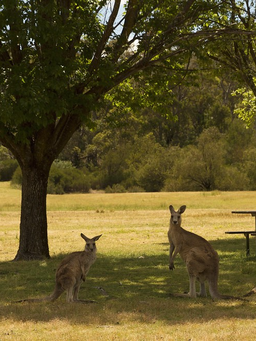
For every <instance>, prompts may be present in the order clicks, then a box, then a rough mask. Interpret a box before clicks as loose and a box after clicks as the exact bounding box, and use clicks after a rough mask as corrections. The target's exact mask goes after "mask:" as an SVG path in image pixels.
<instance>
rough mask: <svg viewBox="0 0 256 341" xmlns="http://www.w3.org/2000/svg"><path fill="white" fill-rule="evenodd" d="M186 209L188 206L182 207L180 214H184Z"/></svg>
mask: <svg viewBox="0 0 256 341" xmlns="http://www.w3.org/2000/svg"><path fill="white" fill-rule="evenodd" d="M186 207H187V206H186V205H182V206H181V207H180V209H179V212H180V214H181V213H183V212H185V210H186Z"/></svg>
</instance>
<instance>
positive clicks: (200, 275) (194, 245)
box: [168, 205, 243, 300]
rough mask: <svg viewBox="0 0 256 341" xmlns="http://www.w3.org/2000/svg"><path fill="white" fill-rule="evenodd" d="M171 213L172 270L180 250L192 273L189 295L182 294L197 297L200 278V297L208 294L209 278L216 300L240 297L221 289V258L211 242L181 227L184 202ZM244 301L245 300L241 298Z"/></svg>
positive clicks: (189, 273)
mask: <svg viewBox="0 0 256 341" xmlns="http://www.w3.org/2000/svg"><path fill="white" fill-rule="evenodd" d="M169 209H170V212H171V219H170V228H169V231H168V239H169V243H170V264H169V268H170V270H173V269H174V268H175V267H174V259H175V257H176V255H177V254H178V253H179V254H180V256H181V258H182V259H183V261H184V262H185V263H186V266H187V271H188V275H189V292H188V294H183V295H178V296H189V297H193V298H195V297H196V296H197V293H196V280H198V281H199V283H200V292H199V294H198V296H200V297H206V296H207V293H206V288H205V281H208V284H209V292H210V295H211V298H212V299H213V300H216V299H240V298H239V297H233V296H226V295H221V294H220V293H219V292H218V276H219V257H218V254H217V252H216V251H215V250H214V249H213V247H212V246H211V244H210V243H209V242H208V241H207V240H205V239H204V238H202V237H200V236H198V235H197V234H195V233H192V232H189V231H186V230H184V229H183V228H182V227H181V215H182V213H184V211H185V210H186V206H185V205H183V206H181V207H180V208H179V210H178V211H177V212H176V211H175V210H174V208H173V206H172V205H170V206H169ZM241 300H243V299H241Z"/></svg>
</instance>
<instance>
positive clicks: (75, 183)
mask: <svg viewBox="0 0 256 341" xmlns="http://www.w3.org/2000/svg"><path fill="white" fill-rule="evenodd" d="M89 189H90V181H89V179H88V177H87V176H86V174H85V173H84V172H83V171H82V170H79V169H76V168H64V169H61V168H59V167H57V166H56V165H53V166H52V168H51V171H50V176H49V180H48V193H49V194H64V193H72V192H80V193H88V192H89Z"/></svg>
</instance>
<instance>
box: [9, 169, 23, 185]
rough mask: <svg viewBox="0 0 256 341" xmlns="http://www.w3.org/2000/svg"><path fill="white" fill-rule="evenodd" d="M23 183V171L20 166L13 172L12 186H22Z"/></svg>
mask: <svg viewBox="0 0 256 341" xmlns="http://www.w3.org/2000/svg"><path fill="white" fill-rule="evenodd" d="M21 183H22V173H21V169H20V167H18V168H17V169H16V170H15V172H14V173H13V176H12V180H11V186H14V187H20V186H21Z"/></svg>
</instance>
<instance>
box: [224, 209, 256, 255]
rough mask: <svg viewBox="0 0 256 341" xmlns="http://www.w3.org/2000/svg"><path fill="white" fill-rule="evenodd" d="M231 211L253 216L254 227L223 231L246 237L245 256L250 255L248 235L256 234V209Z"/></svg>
mask: <svg viewBox="0 0 256 341" xmlns="http://www.w3.org/2000/svg"><path fill="white" fill-rule="evenodd" d="M231 213H234V214H251V215H252V216H253V217H255V228H254V230H249V231H227V232H225V233H227V234H243V235H244V236H245V238H246V242H245V243H246V256H249V255H250V240H249V238H250V235H252V236H256V211H232V212H231Z"/></svg>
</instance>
